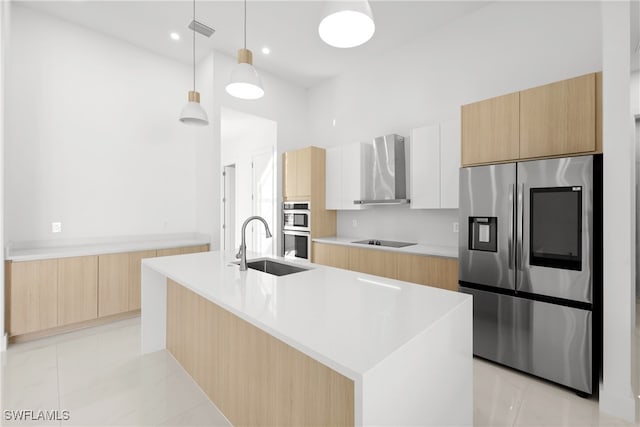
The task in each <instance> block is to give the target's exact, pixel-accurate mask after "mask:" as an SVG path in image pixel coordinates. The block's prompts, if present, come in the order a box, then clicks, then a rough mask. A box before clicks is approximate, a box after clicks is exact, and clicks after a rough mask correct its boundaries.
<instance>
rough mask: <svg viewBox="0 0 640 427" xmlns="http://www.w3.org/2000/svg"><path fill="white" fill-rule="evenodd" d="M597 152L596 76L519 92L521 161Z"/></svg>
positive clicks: (582, 77) (591, 75)
mask: <svg viewBox="0 0 640 427" xmlns="http://www.w3.org/2000/svg"><path fill="white" fill-rule="evenodd" d="M595 150H596V76H595V74H588V75H586V76H581V77H576V78H574V79H569V80H563V81H561V82H557V83H552V84H548V85H545V86H540V87H536V88H533V89H529V90H525V91H522V92H520V157H521V158H532V157H546V156H555V155H560V154H575V153H583V152H593V151H595Z"/></svg>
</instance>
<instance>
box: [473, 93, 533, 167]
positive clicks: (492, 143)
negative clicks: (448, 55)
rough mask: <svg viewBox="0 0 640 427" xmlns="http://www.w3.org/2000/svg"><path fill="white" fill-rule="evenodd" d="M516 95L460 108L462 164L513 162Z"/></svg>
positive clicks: (516, 149)
mask: <svg viewBox="0 0 640 427" xmlns="http://www.w3.org/2000/svg"><path fill="white" fill-rule="evenodd" d="M519 121H520V94H519V93H511V94H508V95H503V96H499V97H497V98H491V99H487V100H486V101H480V102H475V103H473V104H468V105H463V106H462V164H463V165H473V164H478V163H492V162H500V161H506V160H514V159H517V158H518V157H519V155H520V150H519V146H518V140H519Z"/></svg>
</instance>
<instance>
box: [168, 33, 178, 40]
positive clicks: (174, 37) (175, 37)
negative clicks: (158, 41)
mask: <svg viewBox="0 0 640 427" xmlns="http://www.w3.org/2000/svg"><path fill="white" fill-rule="evenodd" d="M169 37H171V40H176V41H177V40H180V34H178V33H171V34H169Z"/></svg>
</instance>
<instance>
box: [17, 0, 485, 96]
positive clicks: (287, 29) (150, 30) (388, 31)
mask: <svg viewBox="0 0 640 427" xmlns="http://www.w3.org/2000/svg"><path fill="white" fill-rule="evenodd" d="M17 2H18V3H21V4H22V5H24V6H26V7H28V8H30V9H34V10H37V11H41V12H44V13H47V14H50V15H54V16H56V17H59V18H61V19H64V20H67V21H70V22H73V23H77V24H81V25H83V26H85V27H88V28H91V29H93V30H96V31H99V32H101V33H104V34H106V35H109V36H112V37H116V38H118V39H121V40H125V41H127V42H130V43H132V44H134V45H137V46H139V47H142V48H145V49H148V50H151V51H153V52H156V53H159V54H162V55H165V56H168V57H170V58H174V59H176V60H179V61H183V62H188V63H190V62H191V54H192V47H191V40H192V35H191V33H190V30H188V29H187V26H188V24H189V23H190V22H191V18H192V7H193V6H192V2H191V1H190V0H178V1H175V0H174V1H153V0H147V1H115V0H112V1H104V0H102V1H93V0H85V1H81V0H80V1H78V0H75V1H31V0H28V1H27V0H18V1H17ZM370 3H371V8H372V10H373V14H374V18H375V22H376V33H375V35H374V36H373V38H372V39H371V40H370V41H369V42H368V43H366V44H364V45H363V46H359V47H356V48H352V49H337V48H332V47H330V46H328V45H326V44H324V42H322V41H321V40H320V38H319V36H318V31H317V28H318V22H319V19H320V14H321V11H322V1H317V0H314V1H304V0H289V1H269V0H257V1H256V0H253V1H248V2H247V47H248V48H249V49H251V50H252V51H253V54H254V61H253V62H254V65H256V66H257V67H258V68H260V69H264V70H268V71H270V72H272V73H274V74H276V75H279V76H281V77H283V78H285V79H287V80H290V81H292V82H294V83H296V84H298V85H301V86H303V87H311V86H313V85H315V84H317V83H319V82H320V81H322V80H324V79H326V78H329V77H333V76H336V75H338V74H340V73H341V72H342V71H343V70H345V69H347V68H349V67H350V66H352V65H355V64H357V63H359V62H361V61H362V60H363V59H365V58H367V57H370V56H373V55H378V54H382V53H383V52H385V51H387V50H390V49H393V48H395V47H398V46H401V45H402V44H404V43H406V42H407V41H409V40H411V39H414V38H416V37H418V36H420V35H422V34H425V33H428V32H430V31H433V30H434V29H436V28H438V27H440V26H442V25H445V24H446V23H447V22H450V21H452V20H455V19H456V18H458V17H460V16H462V15H464V14H467V13H470V12H472V11H474V10H477V9H479V8H481V7H483V6H485V5H486V4H487V3H488V2H487V1H451V0H449V1H399V0H387V1H383V0H380V1H375V0H373V1H371V2H370ZM196 19H197V20H198V21H200V22H202V23H204V24H207V25H208V26H210V27H213V28H214V29H215V30H216V32H215V34H213V36H211V38H210V39H206V38H205V37H203V36H200V35H197V38H196V59H197V60H199V59H201V58H203V57H204V56H205V55H206V54H207V53H208V52H210V51H211V49H215V50H218V51H221V52H224V53H227V54H229V55H231V56H234V57H235V55H236V52H237V49H239V48H241V47H242V23H243V3H242V1H238V0H230V1H218V0H204V1H203V0H198V1H197V3H196ZM172 31H176V32H178V33H180V34H181V36H182V39H181V40H180V41H178V42H175V41H173V40H171V39H170V38H169V33H170V32H172ZM263 46H268V47H269V48H270V49H271V54H270V55H268V56H266V55H263V54H262V53H261V52H260V50H261V49H262V47H263ZM389 66H393V64H389Z"/></svg>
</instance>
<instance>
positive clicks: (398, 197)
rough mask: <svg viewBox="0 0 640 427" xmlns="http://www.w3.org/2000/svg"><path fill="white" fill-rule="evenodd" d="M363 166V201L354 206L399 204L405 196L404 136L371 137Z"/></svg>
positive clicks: (355, 202) (355, 201) (405, 200)
mask: <svg viewBox="0 0 640 427" xmlns="http://www.w3.org/2000/svg"><path fill="white" fill-rule="evenodd" d="M368 157H369V160H368V161H367V162H366V164H365V165H364V178H365V188H364V196H365V197H364V200H354V201H353V203H354V204H356V205H401V204H407V203H409V199H407V173H406V171H407V169H406V166H405V151H404V137H402V136H400V135H396V134H390V135H385V136H380V137H377V138H374V139H373V143H372V145H371V155H370V156H368Z"/></svg>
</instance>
